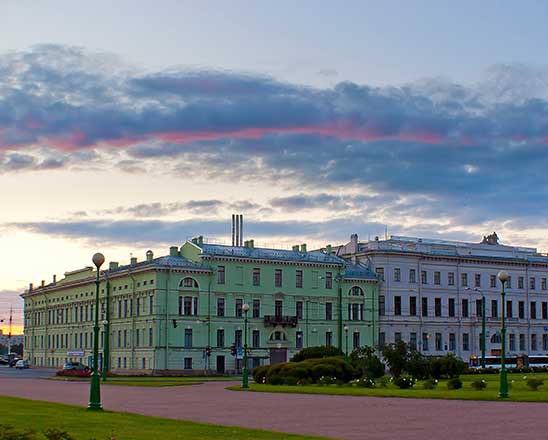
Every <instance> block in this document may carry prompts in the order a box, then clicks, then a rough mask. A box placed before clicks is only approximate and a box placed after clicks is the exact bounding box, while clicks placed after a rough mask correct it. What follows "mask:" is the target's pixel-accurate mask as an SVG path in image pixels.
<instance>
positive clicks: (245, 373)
mask: <svg viewBox="0 0 548 440" xmlns="http://www.w3.org/2000/svg"><path fill="white" fill-rule="evenodd" d="M242 310H243V311H244V368H243V370H242V388H245V389H247V388H249V378H248V371H247V312H249V304H244V305H243V306H242Z"/></svg>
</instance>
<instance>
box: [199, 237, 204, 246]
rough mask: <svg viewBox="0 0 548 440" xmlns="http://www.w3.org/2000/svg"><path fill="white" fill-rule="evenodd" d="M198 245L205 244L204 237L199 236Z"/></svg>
mask: <svg viewBox="0 0 548 440" xmlns="http://www.w3.org/2000/svg"><path fill="white" fill-rule="evenodd" d="M198 244H204V236H203V235H199V236H198Z"/></svg>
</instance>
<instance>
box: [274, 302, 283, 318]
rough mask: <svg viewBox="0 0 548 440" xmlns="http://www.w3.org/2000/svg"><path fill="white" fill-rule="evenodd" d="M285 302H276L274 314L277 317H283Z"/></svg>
mask: <svg viewBox="0 0 548 440" xmlns="http://www.w3.org/2000/svg"><path fill="white" fill-rule="evenodd" d="M283 307H284V306H283V302H282V301H281V300H276V301H274V314H275V315H276V316H277V317H281V316H282V315H283Z"/></svg>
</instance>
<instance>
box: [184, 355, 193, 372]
mask: <svg viewBox="0 0 548 440" xmlns="http://www.w3.org/2000/svg"><path fill="white" fill-rule="evenodd" d="M184 369H185V370H192V358H191V357H186V358H185V359H184Z"/></svg>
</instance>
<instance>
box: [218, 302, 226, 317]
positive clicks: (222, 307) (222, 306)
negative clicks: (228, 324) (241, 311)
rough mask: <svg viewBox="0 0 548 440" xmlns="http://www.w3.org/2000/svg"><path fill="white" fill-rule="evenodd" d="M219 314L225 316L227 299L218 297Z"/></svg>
mask: <svg viewBox="0 0 548 440" xmlns="http://www.w3.org/2000/svg"><path fill="white" fill-rule="evenodd" d="M217 316H225V299H224V298H217Z"/></svg>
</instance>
